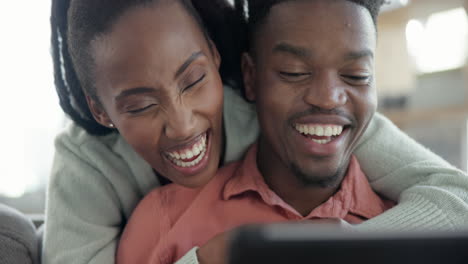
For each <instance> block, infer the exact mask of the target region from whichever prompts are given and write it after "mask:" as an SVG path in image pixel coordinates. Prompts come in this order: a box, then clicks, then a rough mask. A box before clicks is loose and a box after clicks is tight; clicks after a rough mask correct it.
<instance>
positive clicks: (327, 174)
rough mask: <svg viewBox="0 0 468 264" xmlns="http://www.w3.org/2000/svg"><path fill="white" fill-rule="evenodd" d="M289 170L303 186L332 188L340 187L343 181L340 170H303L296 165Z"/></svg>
mask: <svg viewBox="0 0 468 264" xmlns="http://www.w3.org/2000/svg"><path fill="white" fill-rule="evenodd" d="M291 169H292V171H293V173H294V175H295V176H296V178H297V179H299V181H300V182H301V183H302V184H304V186H310V187H319V188H332V187H337V186H338V185H340V183H341V180H342V179H343V176H344V175H343V171H342V170H328V169H327V170H320V171H318V170H310V171H307V170H304V169H301V168H299V167H298V166H296V165H292V166H291Z"/></svg>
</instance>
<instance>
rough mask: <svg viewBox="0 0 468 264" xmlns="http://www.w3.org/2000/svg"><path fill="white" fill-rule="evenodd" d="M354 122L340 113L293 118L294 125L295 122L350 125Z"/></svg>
mask: <svg viewBox="0 0 468 264" xmlns="http://www.w3.org/2000/svg"><path fill="white" fill-rule="evenodd" d="M352 123H353V122H352V121H351V120H350V119H349V118H347V117H344V116H338V115H322V114H317V115H308V116H303V117H300V118H296V119H294V120H293V122H292V125H293V126H294V125H295V124H322V125H338V126H349V125H351V124H352Z"/></svg>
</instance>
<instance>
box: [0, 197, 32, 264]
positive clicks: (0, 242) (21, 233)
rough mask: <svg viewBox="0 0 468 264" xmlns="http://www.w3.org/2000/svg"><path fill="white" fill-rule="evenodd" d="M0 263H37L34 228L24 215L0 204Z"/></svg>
mask: <svg viewBox="0 0 468 264" xmlns="http://www.w3.org/2000/svg"><path fill="white" fill-rule="evenodd" d="M0 263H2V264H22V263H25V264H29V263H31V264H36V263H38V238H37V235H36V230H35V227H34V225H33V223H32V222H31V220H29V219H28V218H27V217H26V216H25V215H23V214H22V213H20V212H18V211H17V210H15V209H12V208H10V207H7V206H5V205H2V204H0Z"/></svg>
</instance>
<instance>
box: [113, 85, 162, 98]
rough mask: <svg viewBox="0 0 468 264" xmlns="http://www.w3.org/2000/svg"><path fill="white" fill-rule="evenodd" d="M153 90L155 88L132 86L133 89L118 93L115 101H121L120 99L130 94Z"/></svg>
mask: <svg viewBox="0 0 468 264" xmlns="http://www.w3.org/2000/svg"><path fill="white" fill-rule="evenodd" d="M151 92H154V89H153V88H149V87H136V88H131V89H127V90H125V91H122V92H121V93H120V94H118V95H117V96H116V97H115V99H114V100H115V101H119V100H122V98H124V97H127V96H130V95H135V94H144V93H151Z"/></svg>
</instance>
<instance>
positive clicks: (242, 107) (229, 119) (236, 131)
mask: <svg viewBox="0 0 468 264" xmlns="http://www.w3.org/2000/svg"><path fill="white" fill-rule="evenodd" d="M223 110H224V114H223V117H224V128H225V132H226V142H225V145H226V150H225V153H224V163H225V164H226V163H229V162H232V161H236V160H239V159H240V158H242V156H243V155H244V153H245V151H246V150H247V148H248V147H249V146H250V145H251V144H252V143H254V142H255V141H256V140H257V137H258V134H259V131H260V128H259V126H258V120H257V111H256V109H255V105H254V104H252V103H249V102H247V101H246V100H245V99H244V98H243V96H242V95H241V93H240V92H239V91H238V90H234V89H233V88H231V87H229V86H224V108H223Z"/></svg>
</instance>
